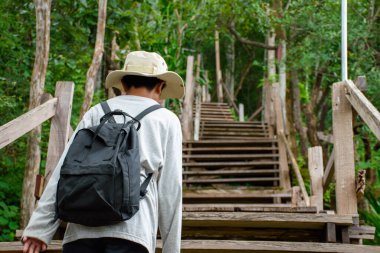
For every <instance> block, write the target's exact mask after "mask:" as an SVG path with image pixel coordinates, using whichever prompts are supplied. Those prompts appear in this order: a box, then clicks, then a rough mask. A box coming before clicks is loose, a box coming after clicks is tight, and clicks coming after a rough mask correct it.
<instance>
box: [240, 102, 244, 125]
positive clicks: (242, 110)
mask: <svg viewBox="0 0 380 253" xmlns="http://www.w3.org/2000/svg"><path fill="white" fill-rule="evenodd" d="M239 121H240V122H244V105H243V104H242V103H240V104H239Z"/></svg>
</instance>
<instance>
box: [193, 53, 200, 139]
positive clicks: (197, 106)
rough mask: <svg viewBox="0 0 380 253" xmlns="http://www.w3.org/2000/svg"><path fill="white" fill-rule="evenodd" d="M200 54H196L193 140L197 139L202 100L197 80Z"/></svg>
mask: <svg viewBox="0 0 380 253" xmlns="http://www.w3.org/2000/svg"><path fill="white" fill-rule="evenodd" d="M201 60H202V55H201V54H198V55H197V71H196V73H195V82H196V83H195V86H196V87H195V118H194V140H195V141H197V140H199V130H200V124H201V102H202V88H201V85H200V83H198V80H199V78H200V72H201Z"/></svg>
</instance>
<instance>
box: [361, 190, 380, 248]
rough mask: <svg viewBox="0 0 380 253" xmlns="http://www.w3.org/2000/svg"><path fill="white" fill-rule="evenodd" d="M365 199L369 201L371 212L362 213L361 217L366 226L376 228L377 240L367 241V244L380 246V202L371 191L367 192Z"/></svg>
mask: <svg viewBox="0 0 380 253" xmlns="http://www.w3.org/2000/svg"><path fill="white" fill-rule="evenodd" d="M365 197H366V199H367V201H368V204H369V207H370V211H361V213H360V214H361V216H362V217H363V218H364V221H365V222H366V224H369V225H372V226H374V227H375V228H376V233H375V240H373V241H372V240H371V241H369V240H367V241H366V244H375V245H379V244H380V200H379V198H377V197H376V196H375V195H374V194H373V193H372V191H371V190H367V191H366V192H365Z"/></svg>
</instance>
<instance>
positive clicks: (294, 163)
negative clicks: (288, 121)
mask: <svg viewBox="0 0 380 253" xmlns="http://www.w3.org/2000/svg"><path fill="white" fill-rule="evenodd" d="M279 139H281V140H282V142H283V143H284V144H285V149H286V150H285V152H287V153H288V155H289V158H290V162H291V163H292V168H293V170H294V172H295V174H296V176H297V181H298V184H299V186H300V188H301V192H302V197H303V199H304V201H305V203H306V205H307V206H309V205H310V199H309V195H308V194H307V191H306V187H305V183H304V181H303V177H302V174H301V170H300V168H299V166H298V163H297V160H296V158H295V157H294V154H293V152H292V150H291V148H290V145H289V143H288V141H287V139H286V137H285V135H284V133H283V132H281V133H280V134H279ZM280 155H281V154H280ZM285 155H286V153H285Z"/></svg>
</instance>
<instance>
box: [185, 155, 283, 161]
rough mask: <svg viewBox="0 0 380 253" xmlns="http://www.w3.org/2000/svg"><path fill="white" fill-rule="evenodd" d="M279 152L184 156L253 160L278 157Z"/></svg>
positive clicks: (188, 156) (198, 158)
mask: <svg viewBox="0 0 380 253" xmlns="http://www.w3.org/2000/svg"><path fill="white" fill-rule="evenodd" d="M278 157H279V155H278V154H215V155H212V154H191V155H186V154H184V155H183V156H182V158H189V159H196V160H211V159H233V160H236V159H238V160H248V159H249V160H253V159H263V158H273V159H277V158H278Z"/></svg>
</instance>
